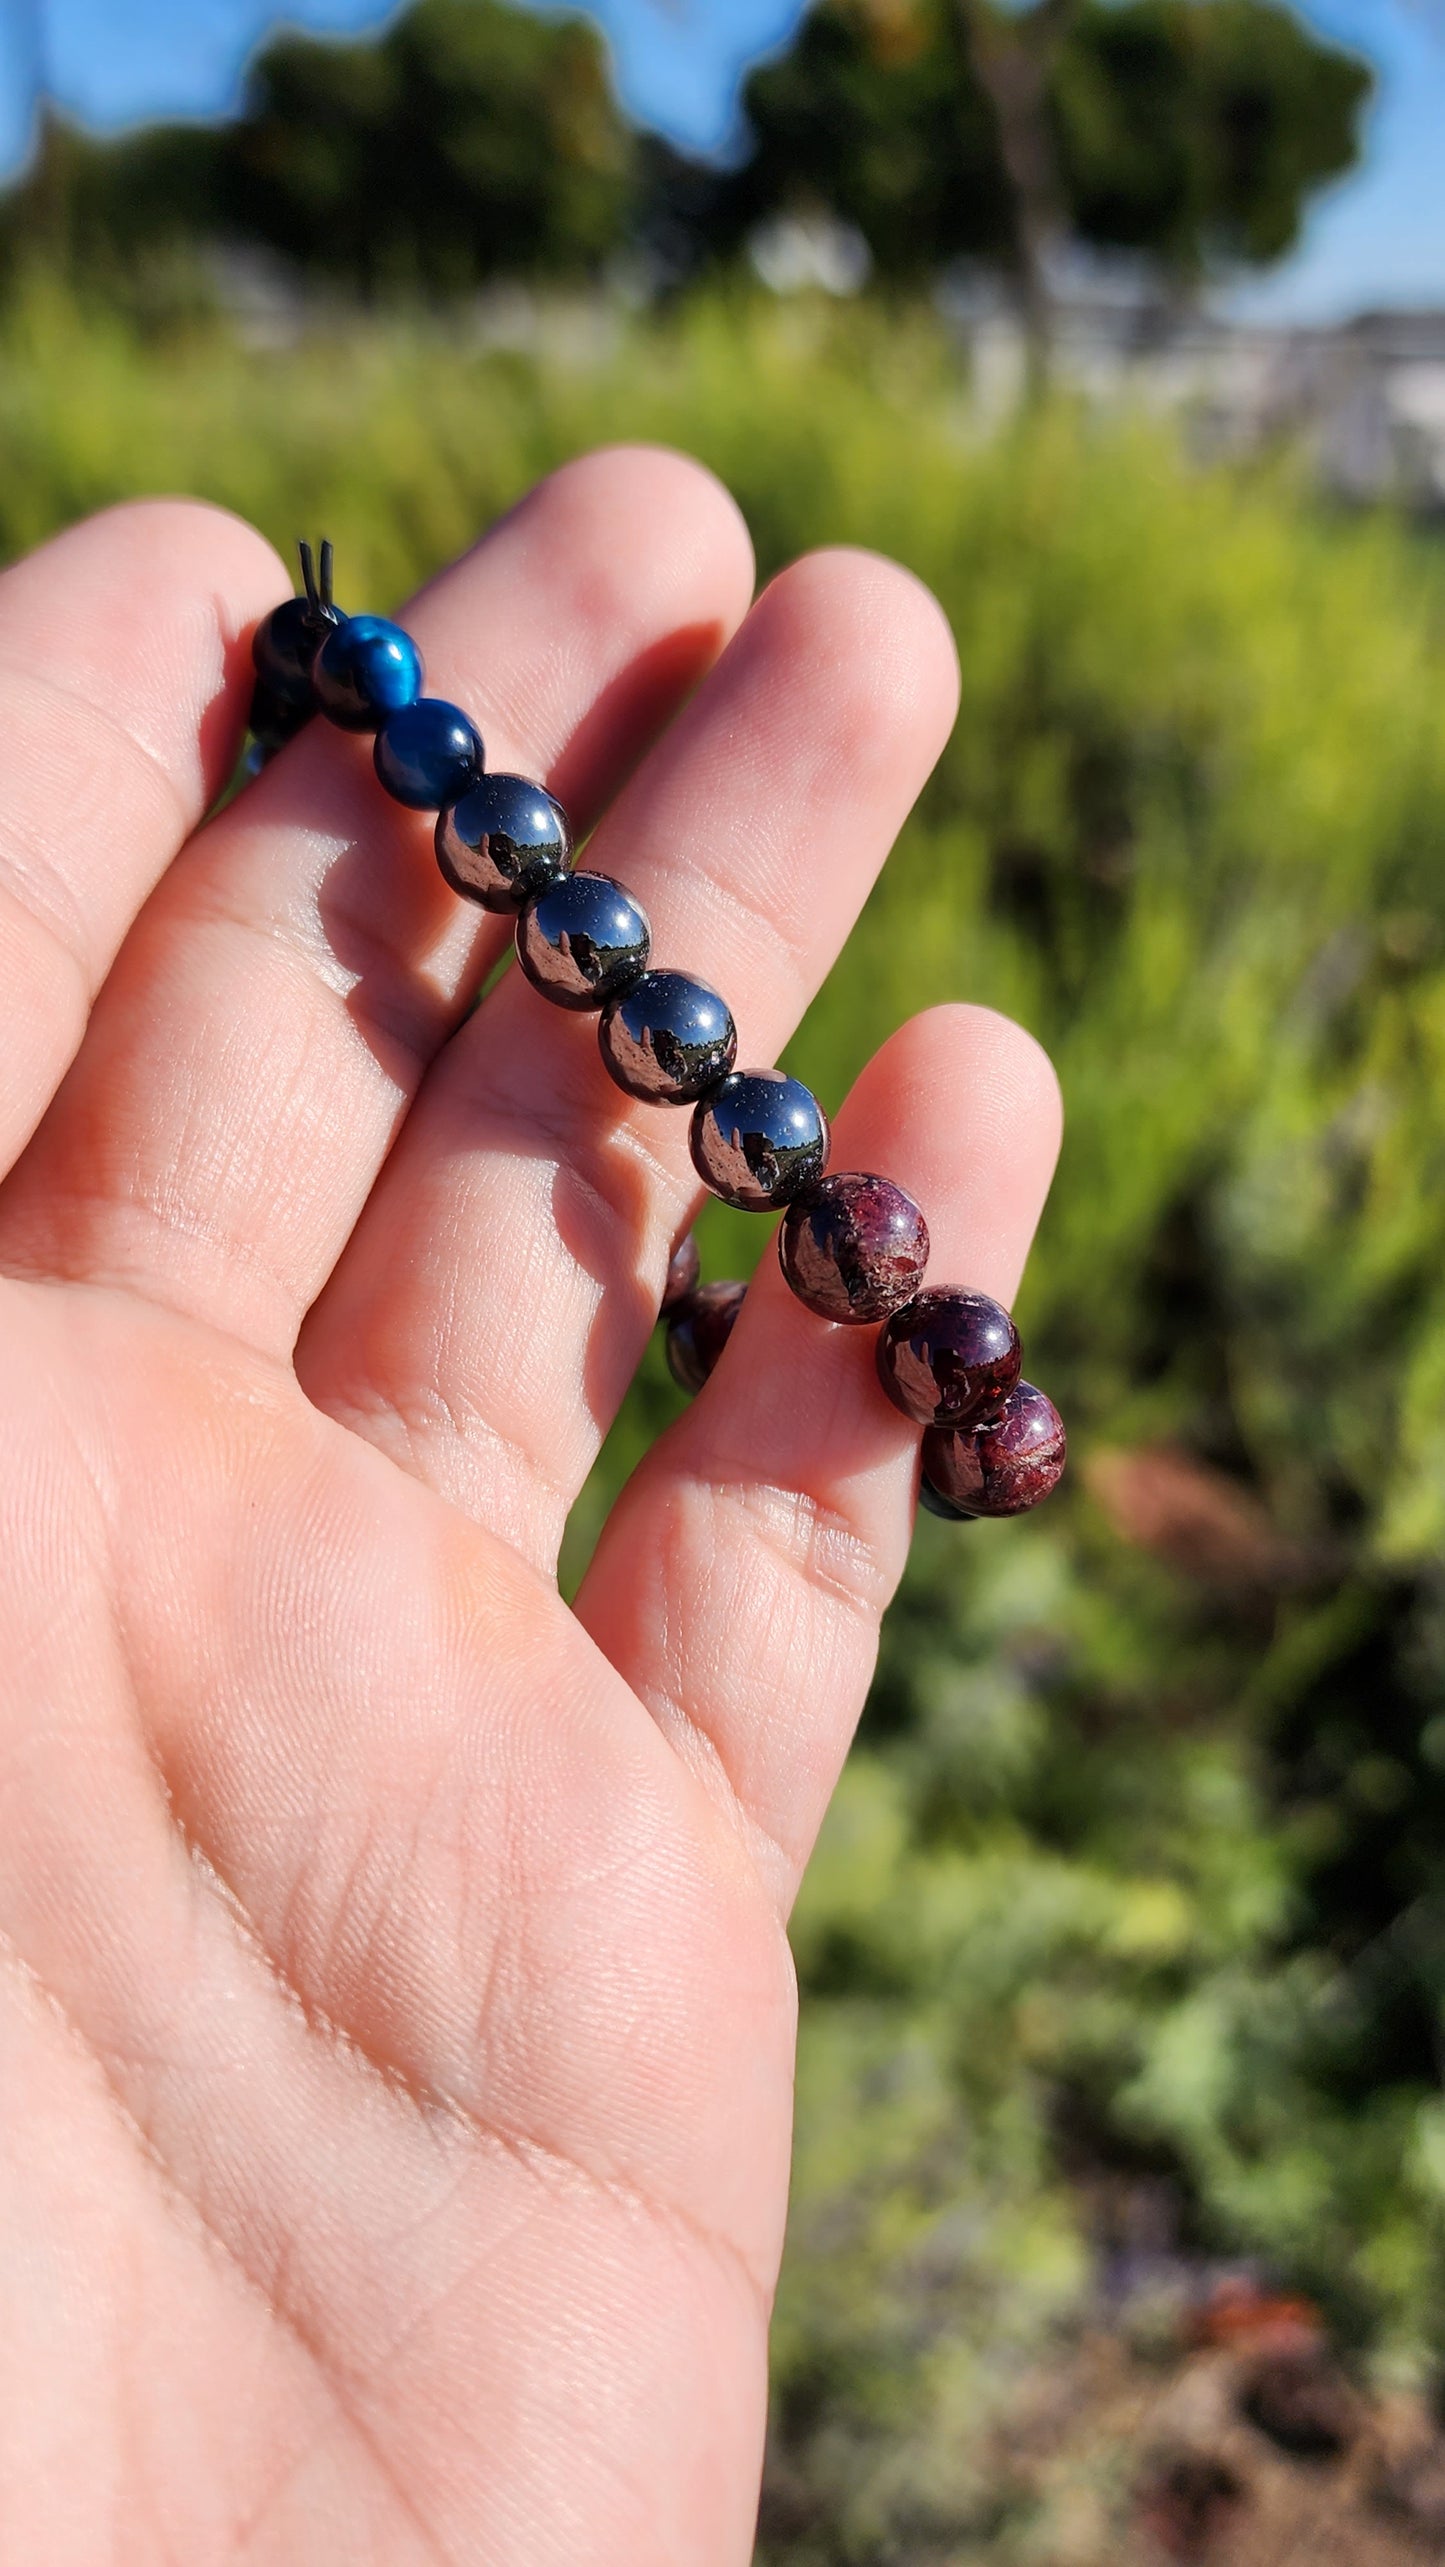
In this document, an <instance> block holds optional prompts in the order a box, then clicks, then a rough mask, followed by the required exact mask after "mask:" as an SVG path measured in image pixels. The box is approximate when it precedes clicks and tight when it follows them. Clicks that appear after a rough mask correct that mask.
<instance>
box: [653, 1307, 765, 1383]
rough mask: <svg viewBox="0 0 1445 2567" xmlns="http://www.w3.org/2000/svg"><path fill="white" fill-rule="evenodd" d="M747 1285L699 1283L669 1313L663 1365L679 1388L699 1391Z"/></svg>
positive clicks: (725, 1342)
mask: <svg viewBox="0 0 1445 2567" xmlns="http://www.w3.org/2000/svg"><path fill="white" fill-rule="evenodd" d="M747 1289H748V1288H747V1285H746V1284H741V1283H710V1284H699V1285H698V1288H697V1290H696V1292H694V1293H690V1294H689V1296H688V1298H687V1300H686V1301H685V1302H683V1304H682V1306H681V1308H680V1309H678V1310H676V1311H675V1312H674V1313H673V1317H672V1320H671V1323H670V1325H669V1327H668V1331H667V1367H668V1370H669V1372H670V1373H671V1375H672V1378H673V1380H674V1381H675V1382H676V1383H677V1385H678V1387H679V1389H681V1390H701V1388H702V1386H703V1383H704V1382H705V1381H706V1380H707V1377H708V1375H709V1373H710V1372H711V1371H712V1370H713V1368H714V1366H715V1365H716V1363H717V1360H718V1357H719V1355H720V1354H721V1353H722V1350H723V1348H724V1346H725V1345H726V1344H727V1341H728V1339H729V1337H731V1335H732V1333H733V1322H734V1321H735V1319H736V1318H737V1315H738V1312H739V1311H740V1310H741V1308H742V1306H743V1301H744V1298H745V1296H746V1294H747Z"/></svg>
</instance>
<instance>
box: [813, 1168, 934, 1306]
mask: <svg viewBox="0 0 1445 2567" xmlns="http://www.w3.org/2000/svg"><path fill="white" fill-rule="evenodd" d="M778 1260H779V1263H780V1264H781V1266H782V1269H783V1272H784V1274H785V1275H786V1277H787V1279H788V1282H789V1284H790V1285H791V1287H792V1289H793V1291H794V1292H795V1293H796V1294H797V1296H798V1299H799V1301H801V1302H802V1303H803V1304H804V1305H805V1306H806V1308H807V1309H809V1310H812V1311H816V1313H817V1315H818V1317H819V1318H820V1319H834V1320H840V1321H843V1322H844V1323H845V1324H846V1323H851V1324H853V1325H857V1324H859V1323H861V1322H862V1321H864V1320H877V1319H886V1318H887V1317H888V1314H889V1312H890V1311H893V1310H897V1309H899V1308H900V1306H901V1305H902V1303H904V1302H905V1301H907V1300H908V1299H909V1297H910V1295H911V1294H913V1293H915V1292H917V1290H918V1287H919V1285H920V1284H921V1283H922V1281H923V1275H924V1269H925V1267H926V1266H927V1264H928V1224H927V1222H926V1221H925V1220H924V1218H923V1215H922V1213H921V1212H920V1211H919V1209H918V1206H917V1204H916V1203H915V1202H914V1200H913V1198H912V1196H911V1195H907V1194H905V1193H904V1191H903V1188H902V1187H901V1186H897V1185H893V1184H891V1183H890V1181H889V1179H888V1178H887V1177H874V1176H863V1175H851V1174H849V1175H839V1176H832V1177H824V1178H823V1179H822V1181H821V1183H820V1184H818V1185H813V1186H809V1188H808V1190H807V1192H806V1194H801V1195H799V1196H798V1197H797V1199H796V1201H795V1202H793V1203H790V1204H789V1206H788V1210H787V1215H786V1218H785V1219H784V1222H783V1226H782V1228H781V1230H780V1231H779V1233H778Z"/></svg>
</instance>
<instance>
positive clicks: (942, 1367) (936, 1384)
mask: <svg viewBox="0 0 1445 2567" xmlns="http://www.w3.org/2000/svg"><path fill="white" fill-rule="evenodd" d="M1019 1361H1020V1352H1019V1337H1018V1330H1017V1329H1016V1328H1015V1326H1014V1324H1013V1321H1012V1320H1011V1319H1010V1317H1009V1315H1008V1312H1007V1311H1006V1310H1005V1309H1004V1307H1003V1304H1002V1303H1001V1302H997V1301H993V1300H991V1299H990V1297H989V1295H988V1294H987V1293H986V1292H964V1291H961V1290H953V1289H951V1288H949V1289H942V1288H936V1289H934V1290H931V1291H928V1292H920V1293H919V1294H917V1295H916V1296H915V1298H914V1299H913V1300H912V1301H910V1302H906V1303H905V1304H904V1306H903V1308H902V1309H901V1310H898V1311H895V1312H894V1314H893V1317H892V1318H891V1319H890V1320H889V1321H888V1323H887V1325H886V1327H885V1328H884V1329H883V1331H882V1333H881V1334H880V1336H879V1339H878V1378H879V1380H880V1381H881V1382H882V1384H883V1387H884V1389H885V1390H886V1391H887V1393H888V1396H889V1398H890V1399H891V1400H892V1402H893V1405H894V1407H895V1408H901V1409H902V1411H903V1414H904V1416H905V1417H911V1418H912V1419H913V1421H914V1423H915V1425H918V1426H966V1425H969V1424H971V1423H975V1422H977V1421H978V1420H979V1419H981V1418H984V1417H988V1416H991V1415H996V1414H997V1412H998V1410H999V1409H1000V1408H1001V1407H1002V1405H1003V1403H1004V1401H1005V1399H1006V1398H1007V1397H1008V1394H1009V1392H1010V1391H1011V1390H1012V1389H1013V1386H1014V1383H1015V1382H1016V1381H1017V1380H1018V1377H1019Z"/></svg>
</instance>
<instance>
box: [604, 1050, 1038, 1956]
mask: <svg viewBox="0 0 1445 2567" xmlns="http://www.w3.org/2000/svg"><path fill="white" fill-rule="evenodd" d="M1059 1132H1060V1107H1059V1093H1058V1085H1057V1081H1056V1080H1055V1077H1054V1073H1053V1070H1052V1068H1051V1067H1050V1065H1049V1062H1048V1060H1047V1059H1046V1057H1045V1055H1044V1054H1043V1053H1042V1052H1041V1051H1040V1050H1039V1047H1038V1045H1037V1044H1036V1043H1035V1042H1034V1041H1033V1040H1032V1038H1031V1037H1030V1036H1029V1035H1027V1034H1025V1033H1023V1032H1022V1031H1021V1029H1020V1028H1019V1027H1018V1026H1017V1025H1013V1024H1011V1023H1009V1022H1008V1020H1007V1019H1006V1018H1004V1017H1001V1016H996V1015H993V1014H992V1013H991V1012H990V1011H989V1010H987V1009H985V1008H974V1007H940V1008H935V1009H933V1010H932V1011H931V1012H930V1013H929V1014H927V1015H925V1016H919V1017H915V1018H914V1019H913V1021H912V1022H911V1023H910V1024H908V1025H905V1026H904V1027H903V1028H902V1029H901V1030H900V1032H898V1033H897V1034H895V1035H894V1036H893V1037H892V1038H891V1040H890V1041H889V1042H888V1043H886V1044H885V1045H884V1047H883V1049H882V1050H881V1051H880V1052H879V1053H878V1054H877V1055H876V1056H875V1058H874V1059H873V1060H872V1061H871V1062H870V1063H869V1065H868V1067H867V1069H866V1070H865V1071H864V1073H863V1075H862V1077H861V1078H860V1079H859V1081H858V1083H857V1085H856V1087H855V1088H854V1090H853V1092H852V1094H851V1096H850V1097H849V1098H848V1101H847V1104H846V1105H845V1106H844V1108H843V1111H842V1113H841V1114H840V1115H839V1117H838V1122H837V1127H836V1131H835V1134H834V1143H833V1152H832V1160H831V1164H832V1166H833V1167H834V1168H837V1169H840V1170H841V1169H845V1168H866V1169H874V1170H877V1171H878V1172H880V1173H882V1174H885V1175H887V1176H890V1177H892V1178H893V1179H894V1180H895V1182H896V1183H898V1184H899V1185H902V1186H904V1187H905V1188H906V1189H907V1191H908V1192H909V1193H910V1194H911V1195H913V1196H914V1197H915V1198H916V1200H917V1201H918V1202H919V1203H921V1204H922V1205H923V1207H924V1209H925V1212H926V1215H927V1219H928V1225H929V1231H930V1236H931V1240H932V1254H931V1257H930V1260H929V1270H928V1272H929V1281H930V1282H937V1283H957V1284H969V1285H973V1286H976V1287H978V1288H980V1289H982V1290H983V1291H985V1292H989V1293H993V1294H994V1295H995V1296H996V1297H997V1298H998V1299H999V1300H1002V1301H1005V1302H1007V1301H1011V1300H1012V1298H1013V1295H1014V1292H1015V1290H1016V1288H1017V1285H1018V1280H1019V1276H1020V1275H1021V1273H1022V1272H1023V1266H1024V1260H1025V1258H1026V1256H1027V1254H1028V1248H1029V1242H1030V1240H1031V1239H1032V1237H1033V1233H1034V1229H1035V1227H1036V1225H1037V1222H1038V1218H1039V1214H1040V1212H1041V1211H1042V1209H1043V1205H1044V1200H1045V1197H1046V1195H1047V1193H1048V1188H1049V1181H1050V1179H1051V1177H1052V1175H1053V1169H1054V1162H1055V1159H1056V1157H1057V1155H1058V1144H1059ZM876 1334H877V1332H876V1330H875V1329H873V1328H871V1327H848V1328H838V1327H829V1326H827V1325H825V1324H824V1323H823V1322H821V1321H819V1320H818V1319H816V1318H814V1317H813V1316H812V1315H811V1314H810V1313H809V1312H808V1311H806V1310H805V1309H804V1308H803V1307H802V1305H801V1303H799V1302H798V1301H796V1300H795V1299H794V1298H793V1296H792V1294H791V1293H790V1292H789V1290H788V1288H787V1286H786V1284H785V1283H784V1281H783V1278H782V1275H781V1273H780V1271H779V1269H778V1264H777V1260H776V1258H775V1257H773V1256H765V1257H764V1259H763V1261H762V1264H761V1266H760V1268H759V1273H758V1277H757V1281H756V1283H755V1284H754V1286H753V1287H752V1289H751V1290H750V1292H749V1294H748V1297H747V1301H746V1304H745V1305H744V1308H743V1311H742V1314H741V1316H740V1318H739V1320H738V1324H737V1326H736V1328H735V1329H734V1331H733V1334H732V1336H731V1338H730V1340H729V1342H728V1345H727V1350H726V1353H725V1354H724V1356H723V1358H722V1361H721V1362H720V1364H719V1366H718V1369H717V1371H716V1373H715V1374H714V1375H713V1377H712V1379H711V1381H710V1382H709V1383H708V1385H707V1388H706V1390H705V1391H704V1392H703V1394H702V1396H701V1397H700V1398H699V1399H698V1401H697V1402H696V1404H695V1406H694V1407H692V1408H690V1409H689V1410H688V1412H687V1414H686V1415H685V1416H684V1417H682V1418H680V1419H679V1420H678V1422H677V1424H676V1425H675V1426H673V1427H672V1428H671V1429H670V1430H669V1432H668V1433H667V1434H666V1435H665V1436H663V1437H662V1438H661V1440H660V1441H659V1442H658V1443H657V1444H656V1445H655V1446H654V1447H653V1449H652V1451H651V1452H650V1453H649V1454H648V1456H647V1458H646V1460H645V1461H644V1462H643V1463H642V1465H641V1467H640V1468H639V1469H638V1471H637V1472H636V1473H635V1474H634V1476H633V1478H632V1480H631V1481H630V1482H629V1484H628V1486H627V1488H626V1489H625V1490H624V1491H623V1493H622V1496H621V1497H620V1499H619V1500H618V1503H617V1505H616V1506H615V1507H614V1509H613V1511H612V1515H611V1517H610V1518H609V1521H608V1524H607V1527H606V1530H605V1531H604V1534H603V1537H602V1540H601V1542H600V1544H599V1546H598V1550H597V1554H596V1557H595V1559H594V1560H593V1563H592V1566H591V1568H590V1569H589V1571H588V1574H587V1577H586V1579H585V1580H584V1582H583V1586H582V1590H581V1593H580V1594H579V1596H578V1599H577V1611H578V1614H579V1616H580V1617H581V1619H582V1621H583V1623H584V1624H585V1625H586V1627H587V1629H588V1630H589V1631H590V1632H591V1634H592V1636H593V1638H594V1639H595V1640H596V1642H597V1643H598V1646H599V1647H600V1648H601V1649H602V1650H603V1651H604V1652H605V1654H606V1655H607V1657H608V1658H610V1659H611V1661H612V1663H613V1665H614V1666H615V1667H616V1668H617V1669H618V1670H619V1672H620V1673H621V1674H622V1675H623V1676H625V1677H626V1679H627V1681H628V1682H629V1683H630V1684H631V1685H632V1686H633V1688H634V1690H635V1691H636V1693H637V1694H638V1695H639V1696H640V1698H641V1700H642V1701H643V1703H644V1704H645V1705H646V1707H647V1708H648V1709H649V1710H650V1711H651V1713H652V1714H653V1717H654V1718H655V1719H656V1720H657V1721H658V1722H659V1723H660V1725H661V1726H662V1727H663V1729H664V1730H665V1731H666V1732H667V1733H668V1734H669V1735H670V1736H671V1737H672V1738H673V1740H674V1743H675V1744H676V1745H677V1747H678V1749H679V1751H680V1752H681V1753H683V1754H684V1755H686V1756H687V1757H688V1758H689V1760H690V1761H692V1762H694V1763H695V1764H697V1765H698V1766H699V1767H700V1768H701V1770H702V1771H703V1772H704V1773H705V1775H706V1776H707V1777H708V1779H709V1780H710V1781H711V1782H712V1783H713V1784H714V1785H715V1787H716V1788H718V1789H719V1790H720V1791H723V1792H725V1793H726V1794H727V1795H728V1796H729V1797H730V1798H731V1799H732V1800H733V1801H734V1803H735V1804H736V1805H737V1807H738V1809H739V1810H740V1812H741V1814H742V1817H743V1820H744V1823H745V1825H746V1827H747V1829H748V1831H749V1834H750V1836H751V1838H752V1841H753V1845H754V1850H755V1853H756V1855H757V1858H758V1860H759V1862H760V1863H761V1864H762V1865H763V1866H764V1868H765V1869H766V1871H767V1873H768V1875H769V1878H770V1882H771V1885H772V1887H773V1889H774V1891H775V1894H776V1896H777V1899H778V1903H779V1905H780V1907H782V1908H786V1907H787V1905H788V1904H789V1902H790V1901H791V1898H792V1895H793V1892H794V1890H795V1889H796V1887H797V1882H798V1878H799V1876H800V1874H801V1871H802V1868H803V1865H804V1863H805V1862H806V1860H807V1857H808V1854H809V1852H810V1850H811V1848H812V1844H813V1839H814V1837H815V1835H816V1833H817V1830H818V1827H819V1825H820V1823H821V1820H822V1816H823V1812H824V1810H825V1808H826V1806H827V1802H828V1796H829V1794H830V1792H831V1791H832V1788H833V1785H834V1782H835V1781H836V1779H837V1775H838V1770H839V1767H840V1766H841V1764H842V1761H843V1758H844V1756H845V1755H846V1754H847V1750H848V1744H849V1741H850V1739H851V1737H852V1734H853V1730H854V1726H855V1724H856V1722H857V1718H858V1714H859V1712H860V1710H861V1709H862V1705H863V1699H864V1696H865V1694H866V1692H867V1689H868V1684H869V1680H870V1678H871V1676H872V1672H873V1665H874V1660H875V1657H876V1654H877V1646H878V1626H879V1623H880V1621H881V1619H882V1615H883V1610H884V1607H885V1606H886V1604H887V1603H888V1601H889V1599H890V1597H891V1596H892V1594H893V1591H894V1589H895V1587H896V1586H897V1584H898V1580H899V1577H900V1576H901V1574H902V1570H903V1564H904V1561H905V1559H906V1557H907V1551H908V1541H909V1534H910V1530H911V1526H912V1520H913V1506H914V1500H915V1495H916V1490H917V1480H918V1441H919V1438H918V1432H917V1429H916V1428H912V1427H910V1426H909V1424H908V1421H907V1420H906V1419H905V1418H903V1417H901V1416H900V1415H899V1414H898V1412H897V1410H896V1409H894V1408H892V1407H891V1406H890V1404H889V1402H888V1401H887V1400H886V1399H885V1398H884V1396H883V1394H882V1392H881V1391H880V1389H879V1386H878V1380H877V1375H876V1372H875V1369H874V1341H875V1338H876Z"/></svg>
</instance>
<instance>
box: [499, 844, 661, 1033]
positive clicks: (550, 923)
mask: <svg viewBox="0 0 1445 2567" xmlns="http://www.w3.org/2000/svg"><path fill="white" fill-rule="evenodd" d="M651 943H652V931H651V929H650V927H649V926H648V923H647V916H646V913H645V911H644V910H643V909H642V908H640V906H639V905H638V903H637V902H636V901H635V900H634V899H633V897H632V895H631V893H630V892H626V891H624V890H623V888H622V885H621V883H620V882H613V881H612V880H611V878H610V876H609V875H607V874H600V873H573V874H563V876H562V878H561V880H560V881H559V882H555V883H551V884H549V886H548V888H547V889H546V890H545V891H543V892H540V893H539V894H538V896H537V898H536V899H535V900H534V901H532V902H531V904H530V905H529V907H527V908H526V909H524V910H523V912H522V915H521V917H520V918H519V919H518V921H517V960H518V962H519V963H520V964H521V966H522V969H523V971H524V972H525V973H526V975H527V978H528V980H529V981H530V982H531V983H532V985H533V987H534V988H535V989H540V991H541V992H542V995H543V997H544V998H550V999H552V1000H553V1001H554V1002H555V1004H556V1005H557V1006H558V1007H579V1008H580V1007H605V1006H606V1004H607V1001H608V999H609V998H613V997H615V996H616V994H617V992H618V991H619V990H622V989H625V988H626V987H627V984H628V982H629V981H634V980H636V979H637V978H638V977H639V975H640V974H641V973H642V972H644V971H645V970H646V969H647V956H648V951H649V948H650V946H651Z"/></svg>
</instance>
